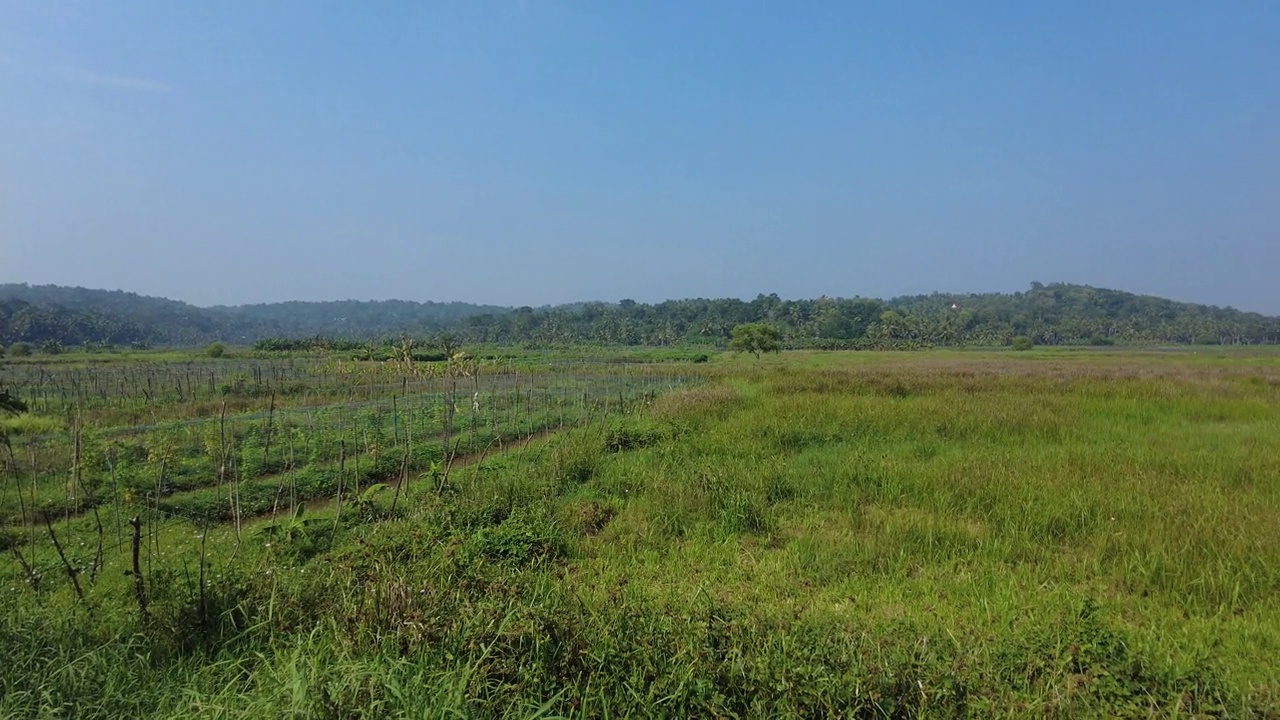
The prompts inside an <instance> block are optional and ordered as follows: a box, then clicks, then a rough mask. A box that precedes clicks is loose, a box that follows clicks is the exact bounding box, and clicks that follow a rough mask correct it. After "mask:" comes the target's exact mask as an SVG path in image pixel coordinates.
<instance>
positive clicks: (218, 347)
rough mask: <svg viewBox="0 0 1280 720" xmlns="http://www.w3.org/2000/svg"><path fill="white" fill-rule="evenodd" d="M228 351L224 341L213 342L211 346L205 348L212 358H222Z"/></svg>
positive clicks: (207, 354) (205, 351) (205, 352)
mask: <svg viewBox="0 0 1280 720" xmlns="http://www.w3.org/2000/svg"><path fill="white" fill-rule="evenodd" d="M226 352H227V347H226V346H225V345H223V344H222V343H211V344H210V345H209V347H207V348H205V349H204V354H205V355H206V356H208V357H211V358H220V357H222V356H223V355H224V354H226Z"/></svg>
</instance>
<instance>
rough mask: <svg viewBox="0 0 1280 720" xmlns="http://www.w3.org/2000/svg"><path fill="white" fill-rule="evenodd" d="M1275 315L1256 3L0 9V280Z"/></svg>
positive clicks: (1278, 62)
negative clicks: (1017, 300)
mask: <svg viewBox="0 0 1280 720" xmlns="http://www.w3.org/2000/svg"><path fill="white" fill-rule="evenodd" d="M1032 280H1038V281H1041V282H1053V281H1067V282H1080V283H1087V284H1091V285H1096V286H1102V287H1113V288H1117V289H1123V290H1131V291H1135V292H1143V293H1151V294H1157V295H1163V296H1167V297H1172V298H1175V299H1181V300H1190V301H1198V302H1207V303H1211V304H1217V305H1234V306H1237V307H1241V308H1244V309H1250V310H1258V311H1262V312H1267V313H1272V314H1280V4H1277V3H1276V2H1273V1H1272V0H1257V1H1249V0H1236V1H1228V2H1209V1H1208V0H1196V1H1194V2H1183V1H1179V0H1158V1H1157V0H1129V1H1125V2H1115V1H1114V0H1106V1H1097V2H1094V1H1088V0H1069V1H1046V2H1007V1H1006V2H980V1H978V0H975V1H974V2H953V1H952V0H946V1H941V2H928V3H926V2H877V3H862V2H850V1H849V0H833V1H830V2H819V1H818V0H814V1H812V2H801V3H793V2H781V1H779V2H771V3H764V2H750V1H748V0H726V1H723V2H719V1H715V0H705V1H704V0H697V1H694V2H688V1H685V0H681V1H672V2H659V1H656V0H654V1H644V2H640V1H635V2H622V1H621V0H618V1H614V0H608V1H590V2H588V1H587V0H580V1H575V2H570V1H568V0H507V1H504V2H488V1H482V0H461V1H459V0H451V1H450V2H439V3H434V2H397V3H392V2H373V1H370V2H348V1H346V0H344V1H342V2H328V1H318V0H299V1H278V2H277V1H272V2H259V1H258V0H252V1H239V0H236V1H233V0H220V1H218V2H191V3H189V2H172V1H171V0H155V1H145V0H119V1H113V2H102V1H100V0H84V1H82V2H69V1H67V0H0V282H29V283H41V284H43V283H58V284H68V285H83V286H87V287H101V288H109V289H116V288H120V289H126V290H131V291H135V292H140V293H144V294H154V295H164V296H168V297H173V298H176V299H181V300H187V301H190V302H195V303H198V304H212V303H227V304H235V303H241V302H261V301H274V300H286V299H300V300H318V299H345V298H357V299H384V298H403V299H411V300H466V301H474V302H492V303H499V304H516V305H523V304H529V305H541V304H544V303H559V302H568V301H574V300H588V299H601V300H617V299H619V298H624V297H629V298H635V299H637V300H643V301H652V300H661V299H665V298H669V297H697V296H701V297H720V296H736V297H754V296H755V295H756V294H757V293H760V292H764V293H769V292H777V293H778V294H780V295H782V296H784V297H816V296H818V295H822V294H826V295H840V296H852V295H870V296H881V297H887V296H893V295H899V294H909V293H910V294H914V293H920V292H931V291H934V290H941V291H988V290H1001V291H1010V290H1019V289H1024V288H1025V287H1026V286H1027V285H1028V283H1030V282H1031V281H1032Z"/></svg>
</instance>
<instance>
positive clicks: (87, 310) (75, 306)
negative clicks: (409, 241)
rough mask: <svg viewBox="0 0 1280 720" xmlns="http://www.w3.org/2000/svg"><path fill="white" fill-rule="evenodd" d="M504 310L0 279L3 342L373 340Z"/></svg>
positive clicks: (426, 331)
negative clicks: (223, 299) (160, 294)
mask: <svg viewBox="0 0 1280 720" xmlns="http://www.w3.org/2000/svg"><path fill="white" fill-rule="evenodd" d="M508 311H509V308H504V307H498V306H495V305H472V304H469V303H457V302H454V303H434V302H425V303H418V302H406V301H403V300H385V301H358V300H342V301H333V302H284V303H272V304H264V305H241V306H236V307H223V306H217V307H210V308H201V307H197V306H195V305H190V304H188V303H184V302H179V301H176V300H168V299H165V298H157V297H147V296H143V295H138V294H135V293H129V292H122V291H120V290H111V291H109V290H89V289H86V288H78V287H77V288H71V287H61V286H56V285H39V286H35V285H19V284H10V285H0V344H6V345H8V344H12V343H15V342H28V343H45V342H49V341H56V342H59V343H62V344H63V345H81V344H84V343H90V344H112V345H131V344H145V345H173V346H191V345H198V344H202V343H207V342H212V341H215V340H217V341H223V342H230V343H237V344H248V343H252V342H255V341H257V340H260V339H262V338H268V337H285V338H302V337H313V336H315V335H327V336H331V337H348V338H359V339H371V338H382V337H384V336H391V335H398V334H400V333H410V334H422V335H427V334H431V333H435V332H439V331H440V330H441V329H443V328H446V327H450V326H452V325H453V324H455V323H457V322H458V321H459V320H462V319H464V318H467V317H470V316H472V315H477V314H491V315H494V314H501V313H505V312H508Z"/></svg>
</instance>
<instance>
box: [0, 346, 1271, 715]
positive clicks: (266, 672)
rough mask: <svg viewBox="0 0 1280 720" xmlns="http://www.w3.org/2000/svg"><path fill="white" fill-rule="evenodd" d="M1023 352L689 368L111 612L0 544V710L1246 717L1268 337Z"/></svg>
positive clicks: (185, 575)
mask: <svg viewBox="0 0 1280 720" xmlns="http://www.w3.org/2000/svg"><path fill="white" fill-rule="evenodd" d="M1028 355H1029V356H1028V357H1026V358H1019V359H1017V360H1010V359H1008V356H1006V355H993V356H989V357H988V356H981V355H974V354H966V353H947V354H941V353H939V354H925V355H916V356H907V355H886V356H874V355H851V354H810V355H805V354H794V355H784V356H783V358H781V359H778V360H774V359H770V360H767V361H764V362H759V363H757V362H745V361H742V360H738V359H730V360H725V361H721V362H718V363H713V366H717V367H718V370H717V371H718V372H719V373H720V378H719V379H718V380H717V381H715V382H713V383H711V384H707V385H703V386H700V387H696V388H692V389H686V390H679V391H675V392H672V393H668V394H666V395H664V396H662V397H659V398H658V399H657V400H656V401H654V402H653V403H652V404H651V405H649V406H647V407H646V408H644V409H643V410H640V411H638V412H635V413H634V414H629V415H625V416H613V417H611V418H607V419H605V420H603V421H602V422H599V423H595V424H593V425H592V426H590V427H584V428H578V429H575V430H571V431H566V432H565V433H563V434H560V435H557V436H554V437H551V438H548V439H545V440H542V441H539V442H537V443H534V444H532V445H530V446H528V447H527V448H525V449H524V450H521V451H519V452H518V453H512V454H510V455H506V456H502V457H498V458H494V459H493V460H492V461H489V462H485V463H482V464H480V465H476V466H472V467H468V468H465V469H462V470H460V471H459V472H457V473H455V474H454V476H453V477H452V478H451V479H450V482H449V483H448V484H446V485H438V484H431V483H418V484H416V485H415V486H414V488H415V489H414V490H413V491H412V493H411V497H410V498H409V499H410V502H409V503H407V507H408V510H407V511H403V512H400V513H397V514H396V515H395V516H387V515H383V516H381V517H382V518H383V519H381V520H376V521H375V520H370V519H369V518H368V516H366V517H359V516H355V515H354V514H352V515H348V516H344V517H345V519H343V520H341V521H339V522H335V523H332V524H330V523H323V526H324V527H325V528H327V530H326V531H325V532H326V534H325V535H324V542H322V543H312V545H310V546H309V547H308V550H307V551H306V552H297V551H295V550H296V548H290V547H289V542H288V541H281V540H275V541H274V542H269V541H268V539H266V538H264V537H262V536H258V535H253V534H250V535H249V537H250V538H252V539H251V540H246V541H244V543H243V544H242V545H236V544H235V541H234V531H232V530H230V529H226V528H213V529H211V530H210V533H211V535H210V546H211V547H212V548H213V551H212V553H211V565H210V570H209V572H210V575H211V577H212V578H213V580H212V582H211V585H210V587H209V588H207V589H206V591H205V594H204V595H203V602H204V606H203V608H202V607H201V605H200V602H201V596H200V595H199V594H198V590H199V588H198V586H197V584H196V583H194V582H193V581H192V580H191V579H190V577H191V575H192V570H191V568H192V567H194V563H197V562H198V558H197V556H196V555H194V550H193V549H192V548H193V547H194V546H193V545H192V544H191V543H187V544H186V545H183V544H182V543H180V542H178V539H177V538H167V539H166V541H165V543H164V547H165V552H166V553H167V554H166V555H165V557H164V558H163V560H162V561H159V565H160V567H162V568H164V569H165V572H164V573H157V574H156V575H153V576H151V577H148V583H150V584H149V588H151V589H152V590H153V598H152V617H151V619H150V620H149V621H147V622H145V623H144V622H143V621H141V620H140V619H139V618H138V614H137V612H136V608H133V607H132V605H131V601H132V595H131V594H130V593H131V587H132V585H131V583H132V580H131V579H130V578H127V577H124V575H123V574H122V573H120V572H119V569H120V566H119V565H114V566H112V567H113V568H115V572H109V571H104V572H103V573H102V575H101V577H100V578H99V579H98V581H97V582H96V583H94V584H92V585H90V586H89V587H88V588H87V590H86V595H87V598H86V601H85V602H84V603H79V602H77V601H76V599H75V596H74V594H73V593H72V592H71V591H70V589H69V588H68V587H65V586H64V585H68V584H69V583H65V582H62V583H59V582H58V581H57V578H48V579H47V582H46V584H45V586H44V587H43V588H42V589H40V590H39V591H33V590H32V589H30V588H28V587H25V586H23V585H22V576H21V573H20V572H19V571H18V570H17V568H16V567H13V566H12V565H0V572H3V575H0V579H2V580H3V581H4V587H0V591H4V590H7V591H8V598H7V600H8V601H9V602H8V603H7V605H8V608H9V609H8V610H7V612H5V613H4V614H3V618H4V619H3V623H4V624H3V626H0V652H4V653H5V656H6V657H7V658H9V659H10V661H9V665H8V667H7V668H6V672H5V673H4V675H3V676H2V677H3V680H2V682H3V686H2V687H0V690H2V691H3V692H2V693H0V711H3V712H4V713H6V714H13V715H23V716H31V715H41V714H59V713H64V714H66V713H71V712H74V713H75V714H77V715H79V716H86V717H88V716H111V717H122V716H143V715H145V716H154V717H169V716H172V717H178V716H185V715H192V714H200V715H207V716H212V717H246V716H253V717H260V716H267V715H270V716H294V717H353V716H364V717H385V716H393V715H414V716H419V715H421V716H427V717H497V716H520V717H526V716H539V715H541V716H562V717H606V716H608V717H612V716H625V715H643V716H669V717H688V716H695V715H697V716H701V715H708V716H721V717H814V716H841V717H844V716H865V717H914V716H943V717H948V716H975V717H989V716H1018V717H1021V716H1047V715H1055V716H1107V717H1149V716H1157V717H1180V716H1230V717H1276V716H1277V715H1278V714H1280V672H1278V671H1277V668H1278V666H1277V661H1276V660H1275V658H1277V657H1280V533H1277V532H1276V531H1275V529H1276V528H1277V527H1280V502H1278V501H1280V365H1277V364H1276V363H1274V362H1271V360H1270V358H1262V359H1259V360H1258V361H1257V362H1256V363H1255V364H1253V365H1250V364H1248V363H1244V362H1239V361H1238V360H1237V359H1236V358H1234V357H1233V358H1230V359H1228V360H1224V361H1222V362H1212V361H1205V360H1204V359H1202V358H1199V357H1190V356H1172V357H1171V356H1154V357H1148V356H1143V355H1121V354H1114V353H1112V354H1107V355H1105V356H1102V355H1097V356H1095V355H1085V354H1079V355H1067V354H1056V355H1054V354H1042V353H1031V354H1028ZM374 517H378V516H374ZM268 545H270V546H268ZM117 562H119V561H117Z"/></svg>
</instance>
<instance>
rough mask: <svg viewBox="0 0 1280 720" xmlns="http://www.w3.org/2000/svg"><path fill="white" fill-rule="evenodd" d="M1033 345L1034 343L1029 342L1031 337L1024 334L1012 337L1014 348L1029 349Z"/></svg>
mask: <svg viewBox="0 0 1280 720" xmlns="http://www.w3.org/2000/svg"><path fill="white" fill-rule="evenodd" d="M1035 346H1036V344H1035V343H1033V342H1031V338H1029V337H1027V336H1026V335H1019V336H1018V337H1016V338H1014V339H1013V349H1014V350H1030V349H1031V348H1033V347H1035Z"/></svg>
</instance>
